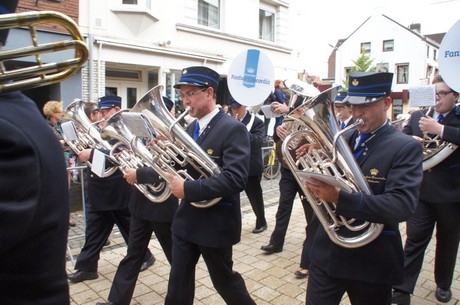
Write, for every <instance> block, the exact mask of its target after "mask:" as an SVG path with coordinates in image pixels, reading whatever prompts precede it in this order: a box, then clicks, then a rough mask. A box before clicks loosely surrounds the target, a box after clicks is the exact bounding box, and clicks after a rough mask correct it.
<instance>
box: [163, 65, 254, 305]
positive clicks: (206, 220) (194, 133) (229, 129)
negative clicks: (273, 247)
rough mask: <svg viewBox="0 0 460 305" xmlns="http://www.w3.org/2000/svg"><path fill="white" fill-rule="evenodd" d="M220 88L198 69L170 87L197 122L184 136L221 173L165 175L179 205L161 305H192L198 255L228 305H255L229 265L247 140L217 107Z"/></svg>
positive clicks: (212, 75)
mask: <svg viewBox="0 0 460 305" xmlns="http://www.w3.org/2000/svg"><path fill="white" fill-rule="evenodd" d="M218 85H219V74H218V73H217V72H215V71H214V70H212V69H209V68H207V67H202V66H195V67H189V68H185V69H184V70H182V75H181V78H180V80H179V82H178V83H177V84H176V85H174V87H175V88H176V89H179V90H180V93H179V97H180V100H181V101H182V102H183V103H184V106H185V107H187V106H190V107H191V111H190V115H191V116H192V117H194V118H196V120H195V121H193V122H192V123H191V124H190V125H189V126H188V127H187V133H188V134H189V135H190V137H192V138H193V139H194V140H195V141H196V143H197V144H198V145H199V146H200V147H201V148H202V149H203V151H204V152H206V153H207V154H208V155H209V157H211V159H212V160H214V161H215V162H216V163H217V165H218V166H219V167H220V168H221V170H222V171H221V173H220V174H217V175H213V176H210V177H208V178H206V179H198V180H193V181H184V180H182V179H181V178H179V177H177V176H175V175H172V174H171V175H169V180H170V181H171V183H169V184H168V186H169V188H170V189H171V192H172V194H173V195H174V196H176V197H177V198H179V199H182V200H181V204H180V205H179V207H178V208H177V210H176V213H175V215H174V219H173V224H172V234H173V236H172V239H173V246H172V258H173V259H172V265H171V273H170V276H169V283H168V293H167V295H166V300H165V305H177V304H181V305H189V304H190V305H191V304H193V299H194V295H195V268H196V264H197V262H198V260H199V258H200V256H203V259H204V262H205V263H206V266H207V267H208V270H209V274H210V276H211V280H212V283H213V285H214V287H215V288H216V290H217V292H218V293H219V294H220V295H221V297H222V298H223V299H224V301H225V303H226V304H234V305H255V302H254V301H253V300H252V298H251V296H250V295H249V293H248V291H247V288H246V285H245V283H244V280H243V278H242V277H241V275H240V274H239V273H238V272H236V271H234V270H233V261H232V247H233V245H234V244H236V243H238V242H239V241H240V239H241V207H240V192H241V191H243V190H244V189H245V187H246V183H247V179H248V169H249V159H250V144H249V136H248V131H247V130H246V127H245V126H244V125H243V124H241V123H240V122H238V121H236V120H234V119H233V118H231V117H230V116H228V115H227V114H225V112H224V111H223V110H222V109H219V108H217V107H216V90H217V87H218ZM219 197H222V198H221V199H220V201H218V202H217V203H216V204H215V205H213V206H211V207H208V208H199V207H195V206H194V205H192V204H191V203H192V202H199V201H203V200H210V199H213V198H219Z"/></svg>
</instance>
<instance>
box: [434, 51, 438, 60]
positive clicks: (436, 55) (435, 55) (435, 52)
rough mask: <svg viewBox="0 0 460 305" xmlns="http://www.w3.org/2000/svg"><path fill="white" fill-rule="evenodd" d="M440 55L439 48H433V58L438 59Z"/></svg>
mask: <svg viewBox="0 0 460 305" xmlns="http://www.w3.org/2000/svg"><path fill="white" fill-rule="evenodd" d="M437 57H438V50H436V49H433V59H434V60H436V59H437Z"/></svg>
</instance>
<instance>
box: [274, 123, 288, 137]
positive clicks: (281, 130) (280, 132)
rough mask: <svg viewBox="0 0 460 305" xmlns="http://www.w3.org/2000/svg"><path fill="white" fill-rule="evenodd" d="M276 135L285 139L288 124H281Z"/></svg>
mask: <svg viewBox="0 0 460 305" xmlns="http://www.w3.org/2000/svg"><path fill="white" fill-rule="evenodd" d="M276 135H277V136H278V137H279V138H280V139H281V140H284V138H285V137H286V126H284V124H281V125H280V126H278V127H276Z"/></svg>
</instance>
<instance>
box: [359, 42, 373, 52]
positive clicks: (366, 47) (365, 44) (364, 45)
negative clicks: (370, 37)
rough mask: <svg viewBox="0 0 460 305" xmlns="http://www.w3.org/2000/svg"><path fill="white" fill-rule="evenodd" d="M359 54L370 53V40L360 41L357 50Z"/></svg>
mask: <svg viewBox="0 0 460 305" xmlns="http://www.w3.org/2000/svg"><path fill="white" fill-rule="evenodd" d="M359 53H360V54H362V53H364V54H370V53H371V43H370V42H363V43H361V50H360V51H359Z"/></svg>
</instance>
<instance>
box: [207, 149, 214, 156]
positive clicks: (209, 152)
mask: <svg viewBox="0 0 460 305" xmlns="http://www.w3.org/2000/svg"><path fill="white" fill-rule="evenodd" d="M206 152H207V153H208V155H210V156H212V154H213V153H214V150H212V149H208V150H207V151H206Z"/></svg>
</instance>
